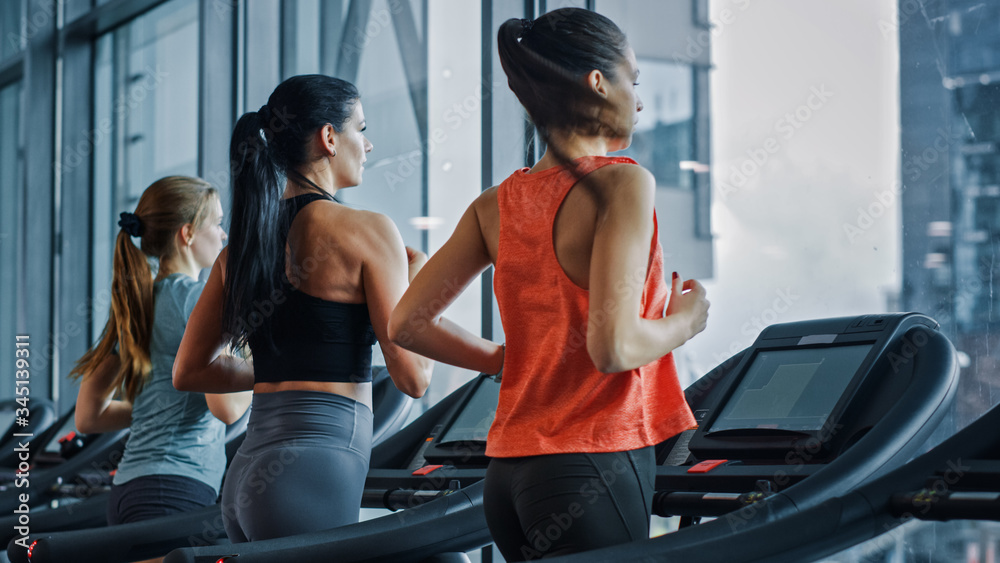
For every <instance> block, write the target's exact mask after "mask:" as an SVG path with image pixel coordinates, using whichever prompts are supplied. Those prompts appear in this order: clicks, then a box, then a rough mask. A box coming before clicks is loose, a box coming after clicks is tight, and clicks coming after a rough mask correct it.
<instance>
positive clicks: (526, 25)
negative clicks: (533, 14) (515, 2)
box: [521, 18, 535, 37]
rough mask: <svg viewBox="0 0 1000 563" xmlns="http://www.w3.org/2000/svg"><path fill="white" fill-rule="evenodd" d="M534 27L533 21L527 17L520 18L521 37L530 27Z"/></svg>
mask: <svg viewBox="0 0 1000 563" xmlns="http://www.w3.org/2000/svg"><path fill="white" fill-rule="evenodd" d="M533 27H535V22H534V21H532V20H529V19H523V18H522V19H521V37H524V35H525V34H526V33H528V32H529V31H531V28H533Z"/></svg>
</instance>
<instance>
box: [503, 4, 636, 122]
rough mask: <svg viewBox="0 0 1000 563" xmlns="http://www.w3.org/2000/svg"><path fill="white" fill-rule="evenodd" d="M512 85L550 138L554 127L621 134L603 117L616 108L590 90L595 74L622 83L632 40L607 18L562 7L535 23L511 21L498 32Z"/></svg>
mask: <svg viewBox="0 0 1000 563" xmlns="http://www.w3.org/2000/svg"><path fill="white" fill-rule="evenodd" d="M497 47H498V49H499V54H500V64H501V66H503V70H504V72H505V73H506V74H507V83H508V84H509V85H510V89H511V90H512V91H513V92H514V95H516V96H517V99H518V100H519V101H520V102H521V105H523V106H524V109H525V110H526V111H527V112H528V117H529V118H530V119H531V121H532V123H534V124H535V127H537V128H538V132H539V134H540V135H541V137H542V138H543V139H544V140H546V141H547V140H548V137H549V132H550V131H551V130H553V129H577V130H583V131H586V132H588V133H596V132H598V131H601V130H602V129H603V130H606V131H607V130H608V129H610V131H608V133H609V134H611V135H618V134H621V132H620V131H616V130H615V127H614V126H613V125H612V124H610V123H607V122H606V120H602V119H601V118H600V114H601V111H602V110H608V109H613V108H610V107H609V105H608V104H607V102H606V101H605V100H603V99H602V98H601V97H600V96H597V95H596V94H595V93H594V92H593V91H591V90H590V89H589V88H587V87H586V85H585V82H584V79H585V77H586V76H587V74H589V73H590V72H591V71H593V70H599V71H601V73H602V74H604V76H606V77H608V78H609V79H610V80H617V79H619V78H620V77H618V76H617V74H618V72H617V67H618V65H619V64H620V63H621V62H623V61H625V60H626V49H627V47H628V39H627V38H626V37H625V34H624V33H623V32H622V30H621V29H619V28H618V26H617V25H615V23H614V22H612V21H611V20H609V19H608V18H607V17H605V16H602V15H601V14H598V13H596V12H592V11H590V10H584V9H582V8H560V9H558V10H553V11H551V12H548V13H546V14H543V15H542V16H539V17H538V18H537V19H535V20H526V19H520V20H519V19H509V20H507V21H506V22H504V23H503V24H502V25H501V26H500V29H499V30H498V32H497Z"/></svg>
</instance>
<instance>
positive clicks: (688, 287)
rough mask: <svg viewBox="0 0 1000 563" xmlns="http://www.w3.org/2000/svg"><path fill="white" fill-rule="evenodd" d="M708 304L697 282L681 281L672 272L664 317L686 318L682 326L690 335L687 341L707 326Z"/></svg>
mask: <svg viewBox="0 0 1000 563" xmlns="http://www.w3.org/2000/svg"><path fill="white" fill-rule="evenodd" d="M709 305H710V303H709V302H708V299H706V298H705V288H704V286H702V285H701V284H700V283H698V281H697V280H687V281H683V280H681V277H680V276H679V275H677V272H674V277H673V286H672V288H671V292H670V301H669V302H668V303H667V311H666V314H665V316H668V317H669V316H677V317H681V318H684V317H686V318H687V322H686V323H685V324H684V326H685V327H687V328H688V330H689V331H690V334H689V335H688V337H687V339H685V340H688V339H690V338H691V337H692V336H694V335H696V334H698V333H699V332H701V331H703V330H705V326H706V325H707V324H708V307H709Z"/></svg>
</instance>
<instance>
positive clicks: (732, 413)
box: [688, 314, 937, 462]
mask: <svg viewBox="0 0 1000 563" xmlns="http://www.w3.org/2000/svg"><path fill="white" fill-rule="evenodd" d="M936 327H937V323H936V322H935V321H933V320H931V319H929V318H928V317H925V316H923V315H892V314H887V315H864V316H861V317H849V318H837V319H822V320H814V321H802V322H794V323H784V324H780V325H773V326H771V327H768V328H766V329H765V330H764V331H763V332H762V333H761V334H760V336H759V337H758V338H757V340H756V341H755V342H754V344H753V345H752V346H751V347H750V348H749V349H748V350H747V352H746V353H745V354H744V355H743V357H742V360H741V361H740V362H739V363H738V364H737V365H736V367H735V368H734V369H733V370H731V371H729V372H728V373H726V374H724V375H723V376H722V377H723V378H725V379H726V381H720V382H719V383H720V384H719V385H717V386H715V389H714V390H713V392H712V393H711V395H710V396H708V397H706V398H705V401H703V402H702V403H701V404H700V405H699V406H698V407H697V408H696V409H695V411H694V412H695V418H696V420H697V421H698V430H697V431H696V432H695V433H694V435H693V436H692V437H691V441H690V444H689V446H688V447H689V449H690V451H691V453H692V454H694V456H695V457H696V458H698V459H720V458H728V459H733V458H734V457H737V458H741V459H747V460H761V461H776V460H786V458H787V457H788V455H789V453H790V452H800V453H801V452H803V451H807V452H808V453H809V455H808V460H810V461H814V462H820V461H823V460H824V459H828V458H829V457H830V456H832V455H836V453H837V452H838V451H839V450H841V449H843V447H844V446H846V445H849V444H850V443H853V441H854V440H856V439H857V438H858V437H859V436H860V435H863V433H864V431H865V430H866V429H867V426H866V424H868V422H869V421H871V420H873V417H872V416H866V413H867V414H874V412H873V411H874V410H877V409H878V408H882V406H881V405H880V401H879V393H880V391H881V390H884V389H885V388H887V387H898V385H895V384H894V381H893V379H897V380H902V379H906V378H907V377H908V374H909V373H910V370H908V369H905V368H906V367H907V366H906V365H905V364H906V356H907V355H906V347H907V346H911V347H912V346H915V345H916V344H914V343H913V342H910V341H908V340H907V338H909V339H910V340H919V339H920V337H921V336H925V335H920V336H918V335H916V334H915V333H912V332H911V331H913V330H917V331H920V330H935V329H936ZM908 335H909V336H908ZM912 356H913V354H912V353H911V354H909V357H911V358H912ZM901 368H902V369H901ZM901 383H905V381H902V382H901ZM800 458H801V456H800ZM786 461H787V460H786Z"/></svg>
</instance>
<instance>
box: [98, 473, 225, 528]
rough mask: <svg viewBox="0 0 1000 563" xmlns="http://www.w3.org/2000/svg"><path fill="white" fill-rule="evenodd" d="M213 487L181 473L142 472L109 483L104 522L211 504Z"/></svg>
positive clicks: (140, 518)
mask: <svg viewBox="0 0 1000 563" xmlns="http://www.w3.org/2000/svg"><path fill="white" fill-rule="evenodd" d="M218 498H219V495H218V493H216V492H215V489H213V488H212V487H210V486H208V484H207V483H202V482H201V481H199V480H197V479H192V478H191V477H183V476H181V475H143V476H141V477H136V478H135V479H132V480H131V481H128V482H126V483H122V484H121V485H115V486H113V487H111V494H110V495H109V496H108V512H107V514H108V525H109V526H117V525H118V524H129V523H132V522H141V521H143V520H150V519H152V518H159V517H161V516H169V515H171V514H177V513H179V512H190V511H192V510H197V509H199V508H201V507H203V506H209V505H212V504H215V501H216V500H217V499H218Z"/></svg>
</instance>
